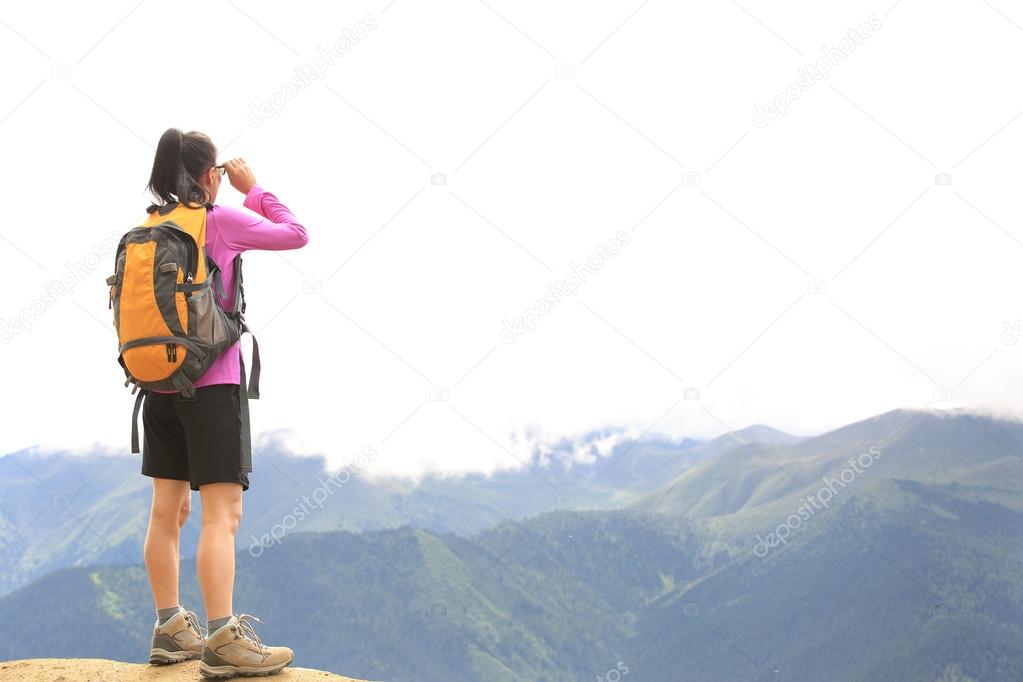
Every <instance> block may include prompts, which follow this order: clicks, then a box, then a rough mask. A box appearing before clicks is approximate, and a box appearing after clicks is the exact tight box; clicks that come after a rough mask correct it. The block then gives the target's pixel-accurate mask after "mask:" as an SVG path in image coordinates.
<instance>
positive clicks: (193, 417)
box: [142, 384, 249, 491]
mask: <svg viewBox="0 0 1023 682" xmlns="http://www.w3.org/2000/svg"><path fill="white" fill-rule="evenodd" d="M142 424H143V429H144V435H143V441H142V443H143V444H142V473H143V475H145V476H151V477H153V478H172V479H176V480H179V481H188V482H189V484H190V487H191V488H192V490H198V489H199V486H201V485H205V484H207V483H223V482H228V483H241V485H242V490H243V491H245V490H248V489H249V476H248V474H247V473H245V471H243V470H242V420H241V403H240V401H239V398H238V384H214V385H212V386H200V387H199V388H197V389H195V399H194V400H185V399H184V398H182V397H181V396H180V394H178V393H156V392H153V391H150V392H149V393H148V394H147V395H146V397H145V399H144V400H143V403H142Z"/></svg>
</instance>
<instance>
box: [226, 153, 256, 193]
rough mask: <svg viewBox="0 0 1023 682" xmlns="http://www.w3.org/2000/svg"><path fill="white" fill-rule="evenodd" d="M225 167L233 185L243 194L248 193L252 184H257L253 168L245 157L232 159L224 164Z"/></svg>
mask: <svg viewBox="0 0 1023 682" xmlns="http://www.w3.org/2000/svg"><path fill="white" fill-rule="evenodd" d="M224 168H226V169H227V177H228V179H229V180H230V181H231V186H232V187H234V188H235V189H236V190H238V191H239V192H241V193H242V194H248V193H249V190H250V189H252V186H253V185H255V184H256V176H255V175H253V174H252V169H250V168H249V167H248V165H247V164H246V163H245V159H242V158H237V159H231V160H230V161H228V162H226V163H225V164H224Z"/></svg>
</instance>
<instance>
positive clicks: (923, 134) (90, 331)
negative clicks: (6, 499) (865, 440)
mask: <svg viewBox="0 0 1023 682" xmlns="http://www.w3.org/2000/svg"><path fill="white" fill-rule="evenodd" d="M343 4H344V7H343V8H341V7H339V6H338V5H339V3H330V4H328V3H322V4H321V3H315V4H313V3H309V4H308V7H307V8H300V6H301V5H303V3H297V4H294V3H289V4H287V5H285V4H281V3H271V2H246V3H244V5H242V4H241V3H232V2H213V3H206V2H202V3H200V2H180V3H175V4H174V14H173V15H169V14H168V8H169V7H170V6H169V5H164V4H160V3H157V2H153V1H149V2H145V1H144V2H139V3H136V2H135V0H128V1H127V2H112V3H105V4H103V5H102V6H99V7H97V6H95V5H88V4H82V3H70V2H68V3H61V5H62V9H59V10H55V9H47V8H44V7H43V6H42V5H40V4H38V3H35V4H33V3H21V4H20V5H18V6H17V7H9V6H5V7H4V9H3V10H2V16H0V18H2V19H3V21H2V22H0V59H2V60H3V62H4V63H5V64H7V65H15V67H14V68H11V67H10V66H8V67H7V68H5V69H4V72H3V79H4V87H3V88H0V150H2V157H3V163H0V174H2V177H0V180H2V182H0V187H2V188H3V190H2V193H3V194H2V199H3V207H4V211H3V220H2V222H0V262H2V265H3V273H4V279H5V281H6V283H7V285H6V286H5V287H4V295H3V296H0V342H2V343H0V372H2V377H3V382H4V386H5V389H6V390H4V391H3V393H2V394H0V414H2V415H3V417H2V420H3V422H2V423H3V428H2V429H0V452H10V451H14V450H17V449H19V448H24V447H29V446H32V445H37V444H39V445H43V446H45V447H55V448H75V449H80V450H95V449H105V450H108V451H111V452H115V451H125V452H126V451H127V449H128V445H129V442H128V436H129V426H130V421H129V418H130V414H131V407H132V403H133V396H130V395H129V392H128V390H127V389H124V388H123V386H122V381H123V373H122V371H121V369H120V367H119V366H118V364H117V362H116V338H115V336H114V333H113V328H112V325H111V320H112V318H111V314H110V311H109V310H108V309H107V306H106V305H105V303H106V297H107V288H106V286H105V285H104V282H103V280H104V279H105V278H106V277H107V276H108V275H109V274H111V273H112V272H113V251H112V244H113V243H114V242H115V241H116V239H117V238H118V237H120V235H121V234H122V233H123V232H124V231H126V230H127V229H128V228H130V227H131V226H133V225H135V224H138V223H139V222H141V220H142V218H143V215H144V209H145V206H146V205H147V204H148V203H149V197H147V196H146V195H145V194H144V192H143V187H144V185H145V184H146V181H147V180H148V174H149V171H150V167H151V164H152V157H153V153H154V151H155V146H156V143H157V140H158V139H159V137H160V135H161V133H162V132H163V131H164V130H165V129H166V128H167V127H170V126H174V127H179V128H181V129H183V130H186V131H187V130H193V129H195V130H201V131H204V132H206V133H207V134H209V135H210V136H211V137H212V138H213V139H214V141H215V143H216V144H217V145H218V147H219V148H220V150H221V160H226V159H229V158H232V157H236V156H240V157H243V158H244V159H245V160H246V161H247V162H248V164H249V165H250V166H251V167H252V169H253V170H254V172H255V175H256V178H257V180H258V181H259V183H260V184H261V185H262V186H263V187H264V188H266V189H268V190H270V191H272V192H274V193H275V194H276V195H277V196H278V197H279V198H280V199H281V200H282V201H283V202H284V203H285V204H286V205H287V206H289V207H290V208H291V209H292V210H293V212H294V213H295V215H296V216H297V217H298V219H299V220H300V222H302V224H304V225H305V226H306V228H307V230H308V232H309V235H310V241H309V244H308V246H307V247H306V248H304V249H302V250H299V251H292V252H283V253H280V254H274V253H266V252H253V253H249V254H247V255H246V256H245V281H246V291H247V294H248V311H249V314H248V318H249V321H250V324H251V326H252V327H253V328H254V329H255V330H256V332H257V337H258V339H259V342H260V347H261V351H262V356H263V370H264V373H263V380H262V389H263V396H264V397H263V398H262V399H261V400H259V401H257V402H254V403H253V405H252V415H253V420H254V422H253V429H254V433H255V434H256V437H257V440H262V439H264V438H267V437H275V438H277V439H278V442H279V443H280V444H281V445H283V446H286V447H289V448H291V449H292V450H294V451H295V452H297V453H324V454H327V455H328V456H329V457H330V459H331V461H333V462H336V463H339V462H341V461H345V460H347V459H350V458H351V457H352V456H353V455H354V454H355V453H356V452H358V451H359V450H360V449H362V448H363V447H365V446H372V447H374V448H376V449H377V450H378V452H379V453H380V454H381V457H380V458H379V459H378V461H377V462H376V463H374V467H375V468H376V469H377V470H378V471H386V472H401V473H406V474H409V473H416V472H421V471H424V470H433V471H452V472H453V471H463V470H468V469H473V470H483V471H489V470H493V469H495V468H504V467H510V466H517V462H516V460H517V459H523V458H525V457H526V456H528V454H529V453H530V452H533V451H534V450H535V449H536V448H541V449H542V448H544V447H550V445H551V444H552V443H555V442H558V441H561V440H563V439H568V440H569V441H571V440H573V439H575V440H580V442H581V443H582V440H581V439H583V437H584V435H585V434H587V433H590V432H592V431H594V430H598V431H600V432H603V433H607V432H612V431H616V432H619V433H621V434H622V435H621V436H620V437H638V436H641V435H643V434H646V437H650V436H651V435H654V434H660V435H667V436H671V437H674V438H681V437H685V436H689V437H707V436H711V435H716V434H718V433H721V432H723V431H726V430H728V429H730V428H741V427H744V426H748V425H750V424H754V423H766V424H770V425H772V426H775V427H777V428H780V429H783V430H787V431H791V432H795V433H799V434H811V433H817V432H820V431H823V430H826V429H829V428H833V427H835V426H839V425H842V424H844V423H848V422H851V421H854V420H857V419H861V418H865V417H868V416H871V415H873V414H876V413H879V412H883V411H886V410H889V409H893V408H896V407H911V408H923V407H928V408H936V407H937V408H945V407H949V406H965V407H967V408H970V409H976V410H993V411H997V412H1000V413H1012V414H1016V415H1019V413H1020V411H1021V408H1020V405H1021V403H1020V400H1019V399H1018V396H1019V393H1020V391H1021V388H1020V387H1021V386H1023V363H1021V357H1023V356H1021V353H1023V348H1021V347H1020V346H1023V296H1021V291H1023V286H1021V285H1023V268H1021V267H1020V263H1021V261H1023V226H1021V219H1023V210H1021V202H1020V192H1019V188H1020V185H1021V181H1023V165H1021V164H1020V162H1019V159H1020V152H1019V150H1020V146H1021V142H1023V121H1021V120H1020V118H1021V114H1023V93H1021V91H1020V89H1019V87H1018V69H1017V68H1016V65H1018V64H1020V63H1021V60H1023V10H1020V9H1019V8H1018V7H1014V6H1013V5H1012V3H1009V2H1005V1H1004V0H993V1H992V2H990V3H966V2H962V1H955V2H951V1H948V2H946V1H939V2H931V3H924V2H922V1H921V0H901V1H899V2H895V1H894V0H885V1H884V2H867V3H819V2H816V3H815V2H809V1H807V2H794V3H786V5H788V7H787V8H780V7H773V6H772V7H765V6H764V5H763V3H752V2H747V1H745V0H740V1H739V2H722V3H713V4H711V3H697V2H688V3H676V2H667V1H666V0H649V1H647V2H643V1H630V2H613V3H612V2H608V3H583V2H572V3H569V2H559V3H548V2H527V3H522V2H509V1H506V0H487V2H476V1H470V0H452V1H450V2H447V1H445V2H437V3H429V7H427V6H426V5H427V3H421V2H413V1H411V0H395V1H394V2H390V3H389V2H388V1H387V0H384V1H382V2H362V3H360V2H353V3H343ZM58 16H59V20H57V18H58ZM241 201H242V197H241V195H240V194H238V192H236V191H235V190H233V189H232V188H230V187H229V186H228V185H227V183H226V182H225V184H224V186H223V187H222V189H221V195H220V197H219V198H218V203H222V204H231V205H240V204H241ZM104 240H105V241H104ZM60 282H63V285H62V286H60V287H58V286H57V284H56V283H60ZM545 295H546V296H548V299H547V301H546V303H538V301H540V300H542V299H544V297H545ZM19 319H20V320H21V322H20V325H21V326H20V327H19V326H18V324H16V323H15V321H16V320H19ZM521 319H525V320H528V321H529V325H528V327H523V325H522V324H521ZM245 345H246V357H248V341H247V340H246V342H245ZM140 422H141V420H140ZM613 442H614V438H612V439H610V440H605V441H604V445H605V447H606V446H608V445H609V444H613ZM257 457H258V455H257ZM256 466H257V467H258V459H257V462H256Z"/></svg>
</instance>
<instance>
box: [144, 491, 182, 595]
mask: <svg viewBox="0 0 1023 682" xmlns="http://www.w3.org/2000/svg"><path fill="white" fill-rule="evenodd" d="M191 492H192V491H191V489H190V488H189V487H188V481H176V480H172V479H169V478H154V479H153V505H152V508H151V509H150V511H149V529H148V530H147V531H146V543H145V549H144V557H145V562H146V572H147V573H148V575H149V586H150V588H152V590H153V601H154V602H156V608H158V609H167V608H170V607H172V606H176V605H177V604H178V603H179V602H178V567H179V561H180V558H181V557H180V554H179V548H180V539H181V527H182V526H183V525H185V521H187V520H188V513H189V509H190V503H191Z"/></svg>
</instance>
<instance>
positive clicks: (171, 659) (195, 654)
mask: <svg viewBox="0 0 1023 682" xmlns="http://www.w3.org/2000/svg"><path fill="white" fill-rule="evenodd" d="M202 642H203V637H202V628H201V627H200V625H199V617H198V616H196V615H195V613H194V612H192V611H187V610H185V609H182V610H181V611H179V612H178V613H177V615H175V616H172V617H171V619H170V620H168V621H167V622H166V623H164V624H163V625H159V624H157V625H156V627H155V628H153V648H152V650H151V651H150V652H149V662H150V663H177V662H179V661H190V660H192V659H196V658H199V657H200V656H202Z"/></svg>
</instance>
